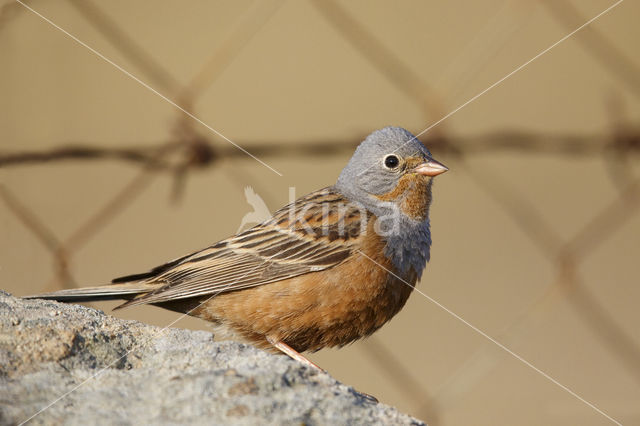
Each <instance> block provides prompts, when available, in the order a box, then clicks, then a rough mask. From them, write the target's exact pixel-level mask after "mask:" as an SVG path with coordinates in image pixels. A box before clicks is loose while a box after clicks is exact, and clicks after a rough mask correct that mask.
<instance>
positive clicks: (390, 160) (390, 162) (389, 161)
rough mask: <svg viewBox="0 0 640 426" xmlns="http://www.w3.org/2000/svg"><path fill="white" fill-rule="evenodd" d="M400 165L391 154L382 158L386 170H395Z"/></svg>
mask: <svg viewBox="0 0 640 426" xmlns="http://www.w3.org/2000/svg"><path fill="white" fill-rule="evenodd" d="M399 164H400V160H399V159H398V157H396V156H395V155H393V154H389V155H387V156H386V157H384V166H385V167H386V168H387V169H395V168H396V167H398V165H399Z"/></svg>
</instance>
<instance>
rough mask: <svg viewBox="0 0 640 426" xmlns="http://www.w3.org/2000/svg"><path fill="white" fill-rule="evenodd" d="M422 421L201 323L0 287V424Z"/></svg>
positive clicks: (322, 374) (353, 422)
mask: <svg viewBox="0 0 640 426" xmlns="http://www.w3.org/2000/svg"><path fill="white" fill-rule="evenodd" d="M28 419H30V420H29V423H30V424H47V425H48V424H70V425H76V424H78V425H87V424H119V425H120V424H122V425H127V424H184V423H188V424H278V425H280V424H285V425H286V424H354V425H356V424H415V425H418V424H423V423H422V422H420V421H419V420H416V419H414V418H411V417H409V416H408V415H405V414H402V413H399V412H398V411H397V410H396V409H394V408H392V407H389V406H387V405H384V404H376V403H373V402H371V401H369V400H367V399H366V398H364V397H363V396H362V395H360V394H358V393H357V392H355V391H354V389H353V388H351V387H349V386H346V385H344V384H341V383H339V382H337V381H336V380H334V379H333V378H331V377H330V376H329V375H328V374H324V373H320V372H317V371H315V370H312V369H309V368H307V367H306V366H303V365H300V364H299V363H297V362H296V361H293V360H291V359H289V358H288V357H286V356H280V355H273V354H269V353H267V352H264V351H261V350H259V349H256V348H254V347H252V346H250V345H245V344H241V343H235V342H214V341H213V340H212V334H211V333H207V332H204V331H188V330H180V329H172V328H167V329H162V328H158V327H153V326H150V325H145V324H142V323H139V322H137V321H125V320H120V319H117V318H113V317H110V316H107V315H105V314H104V313H103V312H101V311H98V310H95V309H91V308H87V307H84V306H80V305H71V304H61V303H57V302H51V301H43V300H22V299H19V298H15V297H12V296H11V295H9V294H8V293H5V292H3V291H0V424H19V423H21V422H23V421H26V420H28Z"/></svg>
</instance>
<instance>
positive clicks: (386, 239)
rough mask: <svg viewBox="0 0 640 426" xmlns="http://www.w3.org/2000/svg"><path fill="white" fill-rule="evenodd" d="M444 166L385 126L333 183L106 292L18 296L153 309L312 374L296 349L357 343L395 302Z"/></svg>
mask: <svg viewBox="0 0 640 426" xmlns="http://www.w3.org/2000/svg"><path fill="white" fill-rule="evenodd" d="M447 170H448V168H447V167H446V166H444V165H443V164H442V163H440V162H438V161H436V160H434V159H433V158H432V156H431V153H430V152H429V150H428V149H427V148H426V147H425V146H424V145H423V144H422V142H420V141H419V140H418V139H417V138H416V137H415V136H414V135H413V134H411V133H410V132H409V131H407V130H405V129H404V128H401V127H391V126H390V127H385V128H382V129H379V130H376V131H374V132H373V133H371V134H370V135H368V136H367V137H366V138H365V139H364V140H363V141H362V142H361V143H360V144H359V145H358V147H357V148H356V150H355V152H354V153H353V155H352V157H351V159H350V160H349V161H348V163H347V165H346V166H345V167H344V169H343V170H342V172H341V173H340V175H339V177H338V179H337V182H336V183H335V184H334V185H331V186H328V187H325V188H322V189H319V190H317V191H314V192H311V193H309V194H307V195H304V196H302V197H300V198H298V199H296V200H295V201H293V202H291V203H290V204H288V205H286V206H284V207H282V208H281V209H279V210H277V211H276V212H275V213H274V214H273V216H271V217H270V218H269V219H267V220H265V221H263V222H262V223H260V224H258V225H255V226H254V227H252V228H250V229H248V230H246V231H243V232H240V233H237V234H236V235H233V236H231V237H229V238H226V239H224V240H221V241H219V242H217V243H215V244H213V245H210V246H209V247H206V248H204V249H202V250H199V251H196V252H195V253H191V254H188V255H186V256H183V257H179V258H177V259H175V260H172V261H170V262H167V263H165V264H162V265H160V266H156V267H155V268H153V269H151V270H150V271H148V272H143V273H138V274H133V275H127V276H124V277H120V278H116V279H114V280H112V282H111V284H107V285H103V286H97V287H85V288H74V289H64V290H59V291H56V292H52V293H46V294H39V295H33V296H27V297H28V298H42V299H52V300H57V301H61V302H86V301H97V300H113V299H121V300H124V303H122V304H120V305H118V306H117V307H116V308H114V309H121V308H125V307H130V306H136V305H143V304H148V305H154V306H159V307H162V308H166V309H169V310H172V311H176V312H181V313H185V314H188V315H191V316H195V317H198V318H201V319H204V320H207V321H210V322H211V323H212V324H213V327H214V335H216V334H215V333H219V334H217V335H219V336H222V337H226V338H229V339H235V340H240V341H244V342H249V343H251V344H253V345H254V346H256V347H258V348H262V349H266V350H270V351H272V352H274V353H284V354H286V355H289V356H290V357H291V358H293V359H295V360H298V361H300V362H302V363H304V364H307V365H309V366H311V367H314V368H320V367H318V366H317V365H316V364H314V363H313V362H312V361H311V360H309V359H308V358H307V357H305V356H304V355H302V353H303V352H315V351H317V350H319V349H322V348H325V347H342V346H344V345H347V344H349V343H352V342H354V341H356V340H358V339H361V338H364V337H367V336H369V335H371V334H372V333H373V332H375V331H376V330H378V329H379V328H380V327H382V325H384V324H385V323H386V322H388V321H389V320H390V319H391V318H392V317H394V316H395V315H396V314H397V313H398V312H399V311H400V310H401V309H402V307H403V306H404V305H405V303H406V301H407V299H408V298H409V295H410V294H411V293H412V290H413V289H414V287H415V285H416V282H417V281H418V280H419V279H420V277H421V275H422V272H423V270H424V269H425V267H426V264H427V262H428V261H429V257H430V247H431V230H430V222H429V208H430V205H431V200H432V195H431V194H432V185H433V179H434V177H435V176H437V175H440V174H442V173H444V172H446V171H447Z"/></svg>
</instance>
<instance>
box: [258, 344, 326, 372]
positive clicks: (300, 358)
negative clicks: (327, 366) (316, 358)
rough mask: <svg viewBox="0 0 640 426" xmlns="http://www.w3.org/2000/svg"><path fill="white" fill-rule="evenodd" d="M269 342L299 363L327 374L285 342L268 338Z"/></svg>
mask: <svg viewBox="0 0 640 426" xmlns="http://www.w3.org/2000/svg"><path fill="white" fill-rule="evenodd" d="M267 341H268V342H269V343H271V344H272V345H273V346H274V347H275V348H277V349H278V350H280V351H282V352H283V353H285V354H287V355H289V356H290V357H291V358H293V359H295V360H296V361H298V362H301V363H303V364H305V365H307V366H309V367H311V368H316V369H318V370H320V371H322V372H323V373H325V371H324V370H323V369H322V368H320V367H318V366H317V365H316V364H314V363H313V362H312V361H311V360H310V359H309V358H307V357H305V356H304V355H302V354H301V353H300V352H298V351H296V350H295V349H293V348H292V347H291V346H289V345H287V344H286V343H284V342H281V341H279V340H276V339H273V338H271V337H269V336H267Z"/></svg>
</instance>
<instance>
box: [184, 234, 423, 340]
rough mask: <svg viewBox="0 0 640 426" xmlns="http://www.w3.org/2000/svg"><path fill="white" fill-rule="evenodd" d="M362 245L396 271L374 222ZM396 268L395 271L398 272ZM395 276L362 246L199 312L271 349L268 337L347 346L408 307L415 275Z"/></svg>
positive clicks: (215, 301)
mask: <svg viewBox="0 0 640 426" xmlns="http://www.w3.org/2000/svg"><path fill="white" fill-rule="evenodd" d="M358 247H359V248H358V250H360V251H362V253H364V254H366V255H367V256H369V257H371V258H372V259H373V260H375V261H376V262H378V263H379V264H381V265H383V266H384V267H385V268H387V269H389V270H392V271H393V267H392V265H391V263H390V261H389V260H388V259H386V257H385V256H384V255H383V249H384V242H383V241H382V240H381V239H380V237H379V236H378V235H376V234H375V232H374V231H373V221H370V223H369V224H368V227H367V233H366V235H365V236H361V237H360V238H359V244H358ZM394 272H395V271H394ZM402 278H403V279H405V280H406V281H407V282H408V283H409V284H411V286H409V285H407V284H405V283H404V282H402V281H400V280H398V279H397V278H395V277H393V276H392V275H391V274H389V273H388V272H387V271H385V270H384V269H383V268H381V267H380V266H378V265H376V264H375V263H374V262H372V261H371V260H369V259H367V258H366V257H365V256H363V255H361V254H359V253H358V252H357V251H355V252H353V253H352V255H351V256H350V257H349V258H348V259H347V260H345V261H344V262H342V263H341V264H339V265H338V266H336V267H334V268H331V269H328V270H324V271H320V272H313V273H309V274H305V275H301V276H298V277H295V278H291V279H287V280H283V281H279V282H275V283H271V284H266V285H262V286H259V287H255V288H250V289H245V290H239V291H236V292H231V293H226V294H221V295H219V296H216V297H214V298H213V299H211V300H210V301H209V302H207V303H206V304H205V305H203V307H202V308H200V309H198V310H197V311H195V312H194V314H195V315H196V316H200V317H203V318H204V319H208V320H210V321H214V322H216V323H219V324H223V325H225V326H227V327H230V328H231V329H233V330H235V331H236V332H237V333H239V334H240V335H242V336H243V337H244V338H246V339H248V340H249V341H251V342H253V343H254V344H256V345H258V346H260V347H263V348H268V347H269V345H268V343H267V342H266V340H265V336H270V337H273V338H275V339H277V340H281V341H283V342H285V343H287V344H288V345H289V346H291V347H293V348H294V349H295V350H297V351H299V352H303V351H307V350H310V351H315V350H318V349H321V348H323V347H326V346H329V347H330V346H342V345H345V344H347V343H350V342H352V341H354V340H356V339H359V338H361V337H364V336H367V335H369V334H371V333H373V332H374V331H375V330H377V329H378V328H380V327H381V326H382V325H383V324H384V323H386V322H387V321H388V320H389V319H391V318H392V317H393V316H394V315H395V314H396V313H398V312H399V311H400V309H401V308H402V307H403V306H404V304H405V302H406V301H407V298H408V297H409V294H410V293H411V291H412V290H413V287H412V286H413V285H414V284H415V281H416V276H415V274H409V276H406V277H402Z"/></svg>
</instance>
